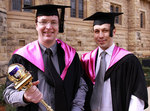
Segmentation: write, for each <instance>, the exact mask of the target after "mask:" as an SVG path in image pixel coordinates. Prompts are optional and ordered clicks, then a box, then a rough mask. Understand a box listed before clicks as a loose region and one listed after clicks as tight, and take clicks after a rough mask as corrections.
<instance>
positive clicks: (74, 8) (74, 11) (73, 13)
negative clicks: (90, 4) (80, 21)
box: [71, 0, 76, 17]
mask: <svg viewBox="0 0 150 111" xmlns="http://www.w3.org/2000/svg"><path fill="white" fill-rule="evenodd" d="M71 17H76V0H71Z"/></svg>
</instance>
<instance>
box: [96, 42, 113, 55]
mask: <svg viewBox="0 0 150 111" xmlns="http://www.w3.org/2000/svg"><path fill="white" fill-rule="evenodd" d="M114 47H115V44H114V43H113V44H112V45H111V46H110V47H109V48H108V49H106V50H105V52H107V54H108V55H110V56H112V53H113V50H114ZM103 51H104V50H103V49H101V48H100V47H99V51H98V56H100V54H101V53H102V52H103Z"/></svg>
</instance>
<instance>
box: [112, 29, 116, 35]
mask: <svg viewBox="0 0 150 111" xmlns="http://www.w3.org/2000/svg"><path fill="white" fill-rule="evenodd" d="M115 34H116V28H114V29H113V36H114V35H115Z"/></svg>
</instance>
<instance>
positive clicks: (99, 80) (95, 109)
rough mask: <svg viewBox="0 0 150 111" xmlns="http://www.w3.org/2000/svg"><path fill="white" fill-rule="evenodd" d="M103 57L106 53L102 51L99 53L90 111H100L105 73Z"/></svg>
mask: <svg viewBox="0 0 150 111" xmlns="http://www.w3.org/2000/svg"><path fill="white" fill-rule="evenodd" d="M105 55H106V52H105V51H103V52H102V53H101V60H100V68H99V72H98V74H97V76H96V80H95V85H94V87H93V93H92V96H91V101H90V105H91V109H92V111H100V104H101V96H102V90H103V85H104V75H105V72H106V61H105Z"/></svg>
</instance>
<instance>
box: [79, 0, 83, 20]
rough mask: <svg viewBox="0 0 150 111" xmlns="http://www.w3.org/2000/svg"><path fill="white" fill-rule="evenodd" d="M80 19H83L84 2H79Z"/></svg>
mask: <svg viewBox="0 0 150 111" xmlns="http://www.w3.org/2000/svg"><path fill="white" fill-rule="evenodd" d="M79 18H83V0H79Z"/></svg>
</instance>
